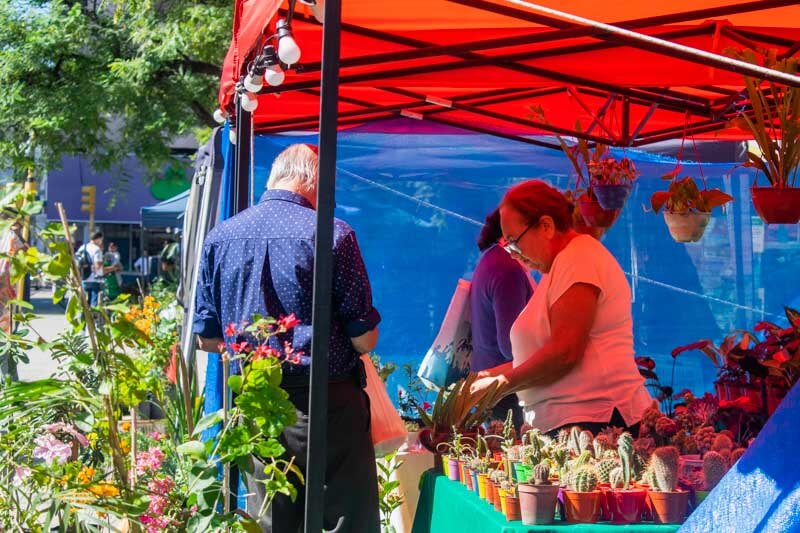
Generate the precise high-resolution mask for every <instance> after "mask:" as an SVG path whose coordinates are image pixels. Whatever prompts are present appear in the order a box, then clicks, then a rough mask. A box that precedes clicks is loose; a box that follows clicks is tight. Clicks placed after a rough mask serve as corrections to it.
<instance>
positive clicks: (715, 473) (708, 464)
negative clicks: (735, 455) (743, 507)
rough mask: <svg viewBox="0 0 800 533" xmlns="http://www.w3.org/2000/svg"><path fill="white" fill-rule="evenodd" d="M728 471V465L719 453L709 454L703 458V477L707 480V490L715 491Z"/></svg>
mask: <svg viewBox="0 0 800 533" xmlns="http://www.w3.org/2000/svg"><path fill="white" fill-rule="evenodd" d="M727 471H728V463H727V461H725V458H724V457H722V455H720V454H719V453H717V452H708V453H707V454H705V456H703V476H705V478H706V490H713V489H714V487H716V486H717V483H719V480H720V479H722V476H724V475H725V473H726V472H727Z"/></svg>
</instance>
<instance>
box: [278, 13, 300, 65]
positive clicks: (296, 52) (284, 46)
mask: <svg viewBox="0 0 800 533" xmlns="http://www.w3.org/2000/svg"><path fill="white" fill-rule="evenodd" d="M276 28H277V30H278V58H279V59H280V60H281V61H283V62H284V63H286V64H287V65H294V64H295V63H297V62H298V61H300V47H299V46H297V43H296V42H295V40H294V37H292V28H291V26H289V23H288V22H286V20H285V19H280V20H279V21H278V23H277V24H276Z"/></svg>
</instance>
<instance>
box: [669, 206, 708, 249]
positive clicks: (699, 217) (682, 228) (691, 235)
mask: <svg viewBox="0 0 800 533" xmlns="http://www.w3.org/2000/svg"><path fill="white" fill-rule="evenodd" d="M709 220H711V213H700V212H690V213H670V212H669V211H664V221H665V222H666V223H667V228H668V229H669V234H670V235H672V238H673V239H675V241H676V242H697V241H699V240H700V239H701V238H702V237H703V234H704V233H705V231H706V226H708V222H709Z"/></svg>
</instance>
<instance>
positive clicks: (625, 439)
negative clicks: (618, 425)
mask: <svg viewBox="0 0 800 533" xmlns="http://www.w3.org/2000/svg"><path fill="white" fill-rule="evenodd" d="M617 451H618V452H619V460H620V464H621V465H622V478H623V482H624V484H625V486H624V487H623V488H626V489H627V488H628V487H629V486H630V484H631V476H632V475H633V471H634V464H633V457H634V451H633V436H631V434H630V433H628V432H627V431H626V432H625V433H623V434H622V435H620V436H619V439H617Z"/></svg>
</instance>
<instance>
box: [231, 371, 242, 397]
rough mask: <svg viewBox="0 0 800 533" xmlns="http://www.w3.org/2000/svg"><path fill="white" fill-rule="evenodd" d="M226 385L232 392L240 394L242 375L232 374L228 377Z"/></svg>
mask: <svg viewBox="0 0 800 533" xmlns="http://www.w3.org/2000/svg"><path fill="white" fill-rule="evenodd" d="M228 387H230V388H231V390H232V391H233V393H234V394H241V392H242V376H239V375H234V376H230V377H229V378H228Z"/></svg>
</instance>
